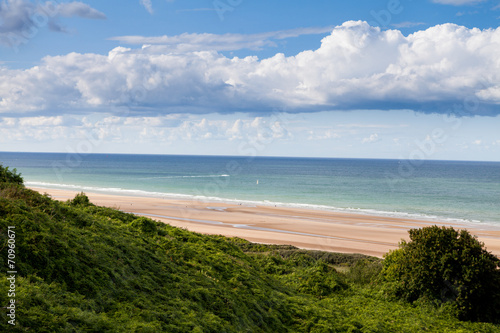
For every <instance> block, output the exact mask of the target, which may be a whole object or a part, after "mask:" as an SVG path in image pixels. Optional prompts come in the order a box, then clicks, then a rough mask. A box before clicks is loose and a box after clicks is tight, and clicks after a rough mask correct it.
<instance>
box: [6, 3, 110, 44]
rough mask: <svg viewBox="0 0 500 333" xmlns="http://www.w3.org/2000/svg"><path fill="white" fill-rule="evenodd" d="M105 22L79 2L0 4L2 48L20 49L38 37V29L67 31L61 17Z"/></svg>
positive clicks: (99, 14)
mask: <svg viewBox="0 0 500 333" xmlns="http://www.w3.org/2000/svg"><path fill="white" fill-rule="evenodd" d="M61 16H63V17H81V18H87V19H105V18H106V16H105V15H104V14H103V13H101V12H99V11H98V10H96V9H94V8H92V7H90V6H89V5H87V4H84V3H82V2H79V1H73V2H67V3H60V4H57V5H55V4H54V3H53V2H51V1H46V2H45V3H43V2H37V3H33V2H31V1H29V0H6V1H2V2H0V22H1V25H0V45H4V46H8V47H17V46H19V45H20V44H23V43H25V42H26V41H27V40H29V39H30V38H32V37H33V36H35V35H36V34H37V33H38V31H39V29H41V28H44V27H46V26H47V27H49V29H51V30H53V31H58V32H64V31H66V29H65V28H64V27H63V26H61V25H60V24H59V23H58V20H57V18H58V17H61Z"/></svg>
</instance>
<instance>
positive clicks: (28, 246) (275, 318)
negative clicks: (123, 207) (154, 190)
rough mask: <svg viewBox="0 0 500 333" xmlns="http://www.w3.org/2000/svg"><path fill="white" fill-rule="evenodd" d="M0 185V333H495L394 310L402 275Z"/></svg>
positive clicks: (442, 307) (419, 309) (369, 261)
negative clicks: (12, 313)
mask: <svg viewBox="0 0 500 333" xmlns="http://www.w3.org/2000/svg"><path fill="white" fill-rule="evenodd" d="M0 175H1V176H0V177H1V178H0V249H1V257H2V260H0V262H1V264H0V280H1V281H3V282H2V283H0V303H1V304H2V307H3V308H4V311H2V313H1V315H0V317H1V322H0V331H2V332H26V331H31V332H51V333H52V332H155V333H156V332H384V333H385V332H421V331H428V332H500V326H499V325H495V324H492V323H480V322H475V323H473V322H468V321H460V320H458V319H457V318H456V317H455V312H454V311H455V309H454V308H453V307H452V306H449V303H437V302H434V301H433V300H432V299H430V298H422V297H420V298H418V300H417V301H414V299H411V301H414V302H412V303H411V302H408V301H406V300H399V299H397V298H396V297H395V296H393V291H394V290H395V289H397V288H396V287H397V283H398V282H397V279H399V278H400V275H398V273H397V272H398V269H399V268H390V267H391V266H388V265H387V264H383V263H382V261H381V260H380V259H377V258H372V257H367V256H363V255H356V254H352V255H351V254H337V253H326V252H320V251H305V250H300V249H297V248H295V247H292V246H276V245H262V244H252V243H249V242H247V241H245V240H242V239H238V238H226V237H222V236H208V235H201V234H197V233H193V232H188V231H186V230H183V229H179V228H174V227H171V226H168V225H165V224H163V223H159V222H155V221H153V220H151V219H147V218H144V217H137V216H135V215H132V214H126V213H123V212H120V211H117V210H114V209H111V208H104V207H98V206H95V205H93V204H92V203H90V202H89V201H88V198H87V197H86V196H85V195H84V194H83V193H81V194H79V195H77V196H76V197H75V198H74V199H73V200H70V201H68V202H64V203H63V202H58V201H56V200H52V199H51V198H50V197H49V196H47V195H41V194H39V193H37V192H34V191H31V190H29V189H26V188H25V187H24V186H23V185H22V179H21V182H19V181H18V178H17V177H18V175H17V174H16V173H15V172H10V171H8V170H6V169H4V168H0ZM19 177H20V176H19ZM9 226H15V232H16V238H15V240H16V243H15V245H16V247H15V254H16V259H15V261H16V270H17V272H18V273H17V276H16V290H15V294H16V295H15V301H16V303H15V304H16V323H17V325H16V326H11V325H9V324H8V320H9V318H7V317H6V309H5V307H6V305H7V304H9V302H10V299H11V297H8V290H9V284H8V283H7V271H9V269H8V268H7V261H6V258H7V249H8V236H7V229H8V227H9ZM395 253H401V252H395ZM395 256H396V255H394V254H391V255H390V256H389V257H390V258H391V260H392V261H391V262H394V265H400V263H399V261H398V259H397V258H395ZM400 256H404V253H402V254H400ZM388 259H389V258H388ZM398 267H399V266H398ZM382 269H383V270H384V272H385V275H386V276H390V277H391V278H392V280H391V281H389V282H386V281H385V279H382V278H380V276H381V275H380V274H379V273H380V272H381V270H382ZM391 274H392V275H391ZM395 286H396V287H395ZM396 296H397V297H400V296H401V295H400V294H397V295H396Z"/></svg>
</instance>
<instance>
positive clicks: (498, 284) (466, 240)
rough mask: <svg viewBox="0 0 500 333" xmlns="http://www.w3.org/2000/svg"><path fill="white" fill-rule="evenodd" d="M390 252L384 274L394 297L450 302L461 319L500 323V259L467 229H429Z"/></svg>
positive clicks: (416, 232)
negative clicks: (390, 283)
mask: <svg viewBox="0 0 500 333" xmlns="http://www.w3.org/2000/svg"><path fill="white" fill-rule="evenodd" d="M409 234H410V239H411V240H410V241H409V242H405V241H402V242H401V243H400V248H399V249H398V250H395V251H391V252H389V253H388V254H387V255H386V257H385V261H384V269H383V271H382V273H383V276H384V278H385V279H386V280H388V281H391V282H393V286H394V289H393V292H394V293H395V294H396V296H398V297H400V298H403V299H405V300H407V301H410V302H413V301H415V300H417V299H420V298H427V299H431V300H437V301H439V302H451V303H453V306H454V307H455V309H456V311H457V314H458V317H459V318H460V319H462V320H472V321H489V322H499V321H500V270H499V269H500V260H499V259H498V258H497V257H496V256H494V255H493V254H491V253H489V252H488V251H486V249H484V244H483V243H481V242H479V241H478V240H477V238H476V237H475V236H472V235H471V234H470V233H469V232H468V231H466V230H459V231H457V230H455V229H453V228H451V227H448V228H447V227H438V226H432V227H426V228H422V229H412V230H410V231H409Z"/></svg>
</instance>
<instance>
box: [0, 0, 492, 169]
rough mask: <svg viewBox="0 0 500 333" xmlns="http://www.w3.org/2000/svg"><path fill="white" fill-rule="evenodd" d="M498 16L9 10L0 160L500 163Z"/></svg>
mask: <svg viewBox="0 0 500 333" xmlns="http://www.w3.org/2000/svg"><path fill="white" fill-rule="evenodd" d="M499 23H500V0H422V1H412V0H384V1H374V0H360V1H350V2H347V1H331V0H324V1H323V0H316V1H307V2H306V1H303V0H302V1H299V0H287V1H282V0H277V1H261V0H253V1H249V0H184V1H180V0H137V1H136V0H128V1H123V0H120V1H119V0H104V1H103V0H100V1H97V0H95V1H94V0H93V1H63V0H52V1H30V0H0V151H30V152H72V153H143V154H192V155H240V156H302V157H334V158H335V157H340V158H344V157H347V158H395V159H413V160H416V161H417V160H427V159H443V160H477V161H500V131H499V128H500V56H499V55H500V28H499Z"/></svg>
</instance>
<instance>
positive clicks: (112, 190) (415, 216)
mask: <svg viewBox="0 0 500 333" xmlns="http://www.w3.org/2000/svg"><path fill="white" fill-rule="evenodd" d="M219 176H227V177H229V175H219ZM25 184H26V185H27V186H32V187H40V188H47V189H64V190H76V191H88V192H91V193H106V194H115V195H126V196H139V197H153V198H169V199H185V200H194V201H199V202H203V203H210V202H220V203H228V204H236V205H240V204H241V205H245V206H247V207H250V206H252V207H255V206H278V207H289V208H301V209H311V210H325V211H332V212H339V213H352V214H361V215H371V216H381V217H393V218H406V219H412V220H425V221H433V222H442V223H449V224H460V225H464V224H465V225H475V226H477V225H478V224H480V225H481V226H484V227H486V226H489V225H491V226H498V224H497V223H494V222H492V223H487V222H484V221H480V220H469V219H460V218H452V217H444V216H437V215H430V214H423V213H408V212H400V211H382V210H376V209H364V208H352V207H344V208H342V207H334V206H327V205H318V204H305V203H290V202H279V201H268V200H242V199H229V198H221V197H212V196H202V195H192V194H181V193H168V192H154V191H144V190H135V189H125V188H116V187H95V186H82V185H72V184H54V183H46V182H36V181H31V182H30V181H27V182H25Z"/></svg>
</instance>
